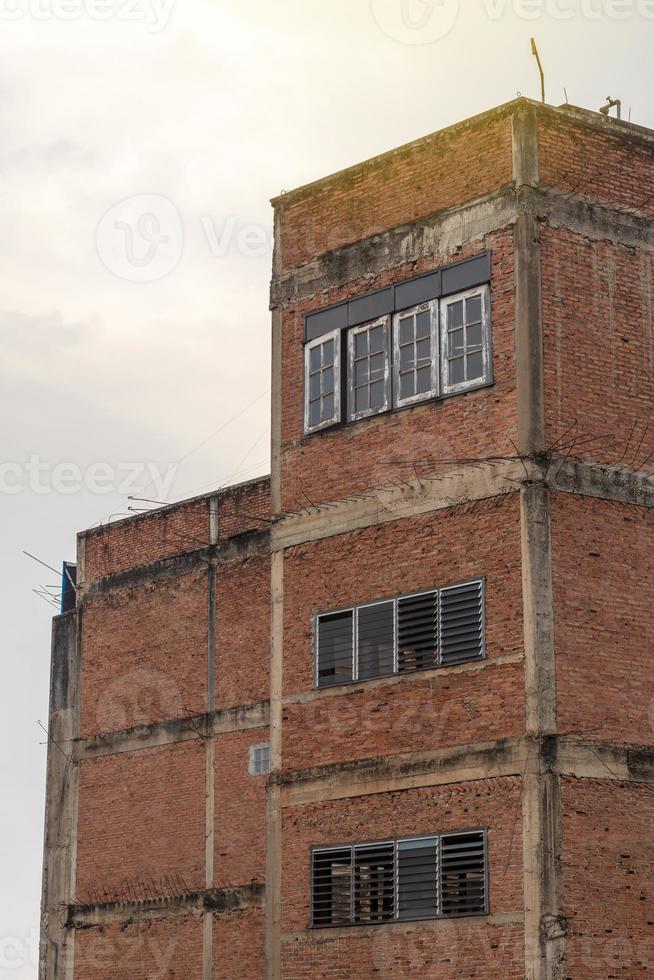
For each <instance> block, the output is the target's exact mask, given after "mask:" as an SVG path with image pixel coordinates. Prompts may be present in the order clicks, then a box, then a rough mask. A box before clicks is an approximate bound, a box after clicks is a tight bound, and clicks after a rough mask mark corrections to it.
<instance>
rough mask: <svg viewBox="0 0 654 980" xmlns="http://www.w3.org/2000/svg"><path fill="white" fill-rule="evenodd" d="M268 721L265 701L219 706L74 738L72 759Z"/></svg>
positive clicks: (253, 726)
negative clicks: (205, 712) (237, 705)
mask: <svg viewBox="0 0 654 980" xmlns="http://www.w3.org/2000/svg"><path fill="white" fill-rule="evenodd" d="M269 723H270V706H269V704H268V702H267V701H258V702H256V703H255V704H247V705H239V707H236V708H223V709H221V710H220V711H212V712H210V713H209V714H204V715H197V716H193V717H191V718H173V719H170V720H167V721H162V722H155V723H153V724H151V725H139V726H138V727H136V728H130V729H127V731H124V732H109V733H107V734H104V735H92V736H89V737H88V738H78V739H77V741H76V743H75V746H74V750H73V751H74V757H75V761H76V762H79V761H81V760H84V759H97V758H99V757H100V756H106V755H117V754H118V753H120V752H136V751H139V750H141V749H155V748H159V747H160V746H162V745H175V744H177V743H178V742H188V741H190V740H192V739H195V738H211V736H216V735H225V734H227V733H229V732H242V731H249V730H250V729H256V728H267V727H268V725H269Z"/></svg>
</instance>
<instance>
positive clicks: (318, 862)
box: [311, 848, 352, 926]
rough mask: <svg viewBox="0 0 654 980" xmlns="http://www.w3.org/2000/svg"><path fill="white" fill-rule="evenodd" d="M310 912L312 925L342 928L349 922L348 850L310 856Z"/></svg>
mask: <svg viewBox="0 0 654 980" xmlns="http://www.w3.org/2000/svg"><path fill="white" fill-rule="evenodd" d="M311 877H312V882H311V911H312V919H313V924H314V925H316V926H345V925H349V924H350V923H351V921H352V855H351V852H350V850H349V848H347V849H346V848H344V849H343V850H340V851H327V852H318V853H314V855H313V860H312V876H311Z"/></svg>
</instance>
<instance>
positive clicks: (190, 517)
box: [84, 498, 209, 582]
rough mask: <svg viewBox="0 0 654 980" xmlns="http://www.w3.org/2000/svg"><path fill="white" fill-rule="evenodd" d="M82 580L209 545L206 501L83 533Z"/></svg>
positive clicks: (202, 500)
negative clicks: (83, 562)
mask: <svg viewBox="0 0 654 980" xmlns="http://www.w3.org/2000/svg"><path fill="white" fill-rule="evenodd" d="M85 538H86V561H85V571H84V581H85V582H90V581H92V579H95V578H101V577H102V576H104V575H113V574H115V573H116V572H124V571H127V570H128V569H130V568H136V567H137V566H139V565H148V564H150V563H151V562H154V561H158V560H160V559H162V558H169V557H170V556H171V555H176V554H181V553H183V552H186V551H197V550H198V548H202V547H206V546H207V545H208V544H209V502H208V499H207V498H202V499H200V500H196V501H192V502H190V503H184V504H181V505H180V506H179V507H175V508H173V509H170V510H161V511H155V512H154V513H153V514H144V515H143V516H141V517H135V518H131V519H130V520H127V521H119V522H117V523H116V524H109V525H106V526H105V527H100V528H96V529H92V530H90V531H86V532H85Z"/></svg>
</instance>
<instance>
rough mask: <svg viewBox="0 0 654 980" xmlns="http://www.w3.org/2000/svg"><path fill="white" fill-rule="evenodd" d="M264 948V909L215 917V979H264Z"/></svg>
mask: <svg viewBox="0 0 654 980" xmlns="http://www.w3.org/2000/svg"><path fill="white" fill-rule="evenodd" d="M264 948H265V947H264V917H263V910H262V909H248V910H247V911H245V912H232V913H230V914H228V915H220V916H216V918H215V920H214V931H213V978H214V980H262V978H263V976H264V963H265V956H264Z"/></svg>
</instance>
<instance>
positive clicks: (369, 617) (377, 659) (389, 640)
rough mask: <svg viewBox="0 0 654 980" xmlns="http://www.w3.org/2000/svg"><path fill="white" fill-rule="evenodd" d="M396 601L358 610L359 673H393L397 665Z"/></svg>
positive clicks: (373, 674) (361, 675) (361, 674)
mask: <svg viewBox="0 0 654 980" xmlns="http://www.w3.org/2000/svg"><path fill="white" fill-rule="evenodd" d="M393 606H394V603H393V602H379V603H377V604H376V605H374V606H362V607H361V608H360V609H359V610H358V613H357V616H358V618H357V647H358V658H359V677H360V678H361V679H362V680H363V679H365V678H368V677H380V676H383V675H384V674H392V673H393V668H394V622H395V621H394V616H393Z"/></svg>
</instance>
